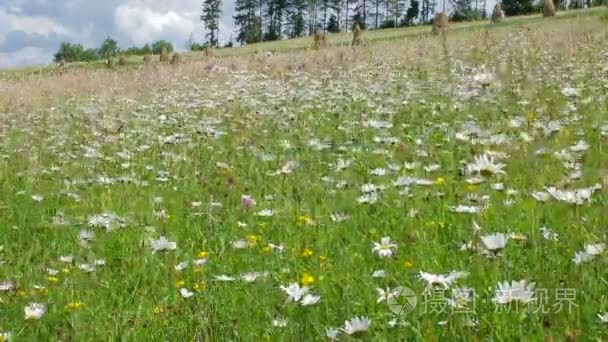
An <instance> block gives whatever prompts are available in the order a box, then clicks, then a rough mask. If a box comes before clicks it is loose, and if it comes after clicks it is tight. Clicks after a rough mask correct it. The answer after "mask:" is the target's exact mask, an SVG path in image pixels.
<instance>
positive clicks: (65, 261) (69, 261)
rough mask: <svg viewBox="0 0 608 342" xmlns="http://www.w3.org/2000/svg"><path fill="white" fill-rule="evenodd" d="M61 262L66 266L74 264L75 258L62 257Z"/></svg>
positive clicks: (69, 256)
mask: <svg viewBox="0 0 608 342" xmlns="http://www.w3.org/2000/svg"><path fill="white" fill-rule="evenodd" d="M59 261H61V262H64V263H66V264H70V263H72V261H74V256H72V255H62V256H60V257H59Z"/></svg>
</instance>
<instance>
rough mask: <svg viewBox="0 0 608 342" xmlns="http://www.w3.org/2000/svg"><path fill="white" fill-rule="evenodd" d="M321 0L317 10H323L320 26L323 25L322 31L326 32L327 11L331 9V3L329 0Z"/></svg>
mask: <svg viewBox="0 0 608 342" xmlns="http://www.w3.org/2000/svg"><path fill="white" fill-rule="evenodd" d="M320 1H321V6H320V8H319V10H320V11H321V12H323V23H322V24H321V27H323V31H324V32H326V29H327V11H329V10H330V9H331V4H330V2H329V1H330V0H320Z"/></svg>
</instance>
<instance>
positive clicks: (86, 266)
mask: <svg viewBox="0 0 608 342" xmlns="http://www.w3.org/2000/svg"><path fill="white" fill-rule="evenodd" d="M78 268H79V269H80V270H81V271H84V272H86V273H93V272H95V271H97V267H95V265H94V264H80V265H78Z"/></svg>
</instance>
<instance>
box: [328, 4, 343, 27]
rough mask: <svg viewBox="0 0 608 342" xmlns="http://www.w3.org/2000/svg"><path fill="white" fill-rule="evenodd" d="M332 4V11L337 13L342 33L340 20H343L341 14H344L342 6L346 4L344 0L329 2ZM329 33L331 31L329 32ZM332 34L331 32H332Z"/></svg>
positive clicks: (337, 20)
mask: <svg viewBox="0 0 608 342" xmlns="http://www.w3.org/2000/svg"><path fill="white" fill-rule="evenodd" d="M329 3H330V8H331V10H332V11H333V12H334V13H335V15H336V23H337V24H338V31H337V32H340V27H341V26H340V23H341V22H340V19H341V14H342V5H343V3H344V0H329ZM330 20H331V18H330ZM328 31H329V30H328ZM330 32H331V31H330Z"/></svg>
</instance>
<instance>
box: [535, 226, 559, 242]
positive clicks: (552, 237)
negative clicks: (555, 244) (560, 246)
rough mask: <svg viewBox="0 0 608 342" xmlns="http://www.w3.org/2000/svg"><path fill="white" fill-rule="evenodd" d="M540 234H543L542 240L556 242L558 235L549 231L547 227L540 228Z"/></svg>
mask: <svg viewBox="0 0 608 342" xmlns="http://www.w3.org/2000/svg"><path fill="white" fill-rule="evenodd" d="M540 232H541V233H542V234H543V238H544V239H545V240H552V241H557V239H558V237H559V235H558V234H557V233H556V232H554V231H553V230H551V229H548V228H547V227H541V228H540Z"/></svg>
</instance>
